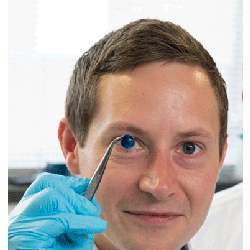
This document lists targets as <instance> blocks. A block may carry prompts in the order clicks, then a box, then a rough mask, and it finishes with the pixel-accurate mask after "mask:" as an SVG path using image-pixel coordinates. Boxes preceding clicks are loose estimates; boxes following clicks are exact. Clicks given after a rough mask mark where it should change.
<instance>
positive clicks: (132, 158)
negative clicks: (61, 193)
mask: <svg viewBox="0 0 250 250" xmlns="http://www.w3.org/2000/svg"><path fill="white" fill-rule="evenodd" d="M97 94H98V95H97V98H98V109H97V112H96V114H95V117H94V119H93V121H92V123H91V126H90V130H89V133H88V136H87V139H86V142H85V146H84V147H83V148H79V150H78V157H79V171H80V175H82V176H87V177H91V176H92V174H93V172H94V170H95V168H96V166H97V164H98V162H99V160H100V159H101V157H102V155H103V153H104V151H105V149H106V148H107V146H108V145H109V143H110V142H111V141H112V140H113V139H114V138H115V137H118V136H121V135H123V134H131V135H133V136H134V137H135V138H136V142H135V145H134V146H133V147H132V148H131V149H129V150H127V149H125V148H123V147H122V146H121V145H120V144H119V143H118V144H117V145H116V146H115V147H114V148H113V153H112V156H111V158H110V160H109V162H108V164H107V168H106V171H105V174H104V176H103V179H102V182H101V184H100V186H99V189H98V191H97V199H98V201H99V202H100V204H101V207H102V209H103V213H102V216H103V218H104V219H106V220H107V221H108V230H107V231H106V232H105V234H104V236H103V237H105V238H106V239H107V240H108V241H110V242H111V243H112V244H113V245H114V246H116V247H118V248H119V249H133V250H134V249H136V250H140V249H143V250H147V249H150V250H151V249H157V250H161V249H164V250H166V249H168V250H177V249H180V247H181V246H183V245H184V244H185V243H186V242H187V241H189V239H190V238H191V237H192V236H193V235H194V234H195V232H196V231H197V230H198V229H199V227H200V226H201V224H202V222H203V221H204V219H205V217H206V214H207V211H208V208H209V205H210V202H211V199H212V196H213V193H214V189H215V183H216V179H217V175H218V172H219V169H220V166H221V164H222V159H223V157H222V158H220V157H219V114H218V107H217V100H216V97H215V94H214V92H213V89H212V88H211V86H210V82H209V79H208V77H207V75H206V73H205V72H204V71H203V70H202V69H201V68H200V67H195V66H188V65H184V64H180V63H160V62H159V63H150V64H146V65H143V66H140V67H138V68H136V69H135V70H133V71H128V72H124V73H119V74H118V73H117V74H110V75H106V76H104V77H102V79H101V81H100V83H99V85H98V93H97ZM225 148H226V147H225ZM224 151H225V150H224ZM97 244H98V239H97ZM99 244H100V243H99Z"/></svg>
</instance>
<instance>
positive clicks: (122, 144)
mask: <svg viewBox="0 0 250 250" xmlns="http://www.w3.org/2000/svg"><path fill="white" fill-rule="evenodd" d="M144 150H145V147H144V144H143V142H142V141H141V140H140V139H138V138H136V137H134V136H131V135H129V134H125V135H124V136H122V138H121V140H120V141H118V142H117V144H116V146H114V147H113V155H118V154H119V155H125V154H126V155H128V154H129V155H130V156H131V155H137V154H139V153H142V152H143V151H144Z"/></svg>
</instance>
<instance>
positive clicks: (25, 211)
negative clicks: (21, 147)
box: [8, 173, 107, 250]
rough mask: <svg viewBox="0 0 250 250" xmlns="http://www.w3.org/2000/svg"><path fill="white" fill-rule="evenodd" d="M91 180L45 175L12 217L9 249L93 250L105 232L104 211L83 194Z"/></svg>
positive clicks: (31, 189) (26, 194)
mask: <svg viewBox="0 0 250 250" xmlns="http://www.w3.org/2000/svg"><path fill="white" fill-rule="evenodd" d="M87 185H88V179H86V178H78V177H68V176H67V177H66V176H62V175H55V174H48V173H44V174H42V175H40V176H39V177H38V178H37V179H36V180H35V181H34V182H33V183H32V185H31V186H30V187H29V188H28V189H27V191H26V192H25V194H24V196H23V198H22V200H21V201H20V202H19V204H18V205H17V206H16V207H15V209H14V210H13V212H12V213H11V214H10V220H9V233H8V237H9V249H10V250H14V249H39V250H42V249H72V250H75V249H82V250H83V249H84V250H90V249H93V245H94V234H96V233H101V232H103V231H104V230H105V229H106V226H107V223H106V221H104V220H102V219H101V218H100V217H99V216H100V213H101V208H100V206H99V205H98V203H97V201H96V200H95V198H94V199H93V200H92V201H89V200H88V199H86V198H84V196H83V195H82V194H83V193H84V191H85V190H86V188H87Z"/></svg>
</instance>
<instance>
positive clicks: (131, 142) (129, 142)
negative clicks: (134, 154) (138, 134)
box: [120, 135, 136, 150]
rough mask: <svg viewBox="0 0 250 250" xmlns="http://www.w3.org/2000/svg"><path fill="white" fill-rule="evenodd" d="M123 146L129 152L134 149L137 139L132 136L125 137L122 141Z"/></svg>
mask: <svg viewBox="0 0 250 250" xmlns="http://www.w3.org/2000/svg"><path fill="white" fill-rule="evenodd" d="M120 143H121V146H122V147H123V148H125V149H127V150H129V149H132V148H133V147H134V146H135V143H136V141H135V138H134V137H132V136H130V135H124V136H123V137H122V139H121V142H120Z"/></svg>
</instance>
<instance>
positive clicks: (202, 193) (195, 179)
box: [182, 168, 217, 225]
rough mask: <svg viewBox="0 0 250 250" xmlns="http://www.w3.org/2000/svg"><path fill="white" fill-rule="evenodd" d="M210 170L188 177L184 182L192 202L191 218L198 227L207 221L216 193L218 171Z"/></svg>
mask: <svg viewBox="0 0 250 250" xmlns="http://www.w3.org/2000/svg"><path fill="white" fill-rule="evenodd" d="M208 169H209V171H205V169H203V171H201V172H199V173H197V172H196V173H193V174H191V175H189V176H188V177H187V176H186V178H185V180H183V181H182V183H183V186H184V190H185V191H186V195H187V197H188V199H189V202H190V208H191V216H192V218H193V220H194V221H195V223H196V224H197V225H199V224H201V223H202V222H203V220H204V219H205V217H206V215H207V211H208V209H209V206H210V203H211V200H212V198H213V194H214V191H215V185H216V179H217V171H215V170H213V169H211V168H208Z"/></svg>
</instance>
